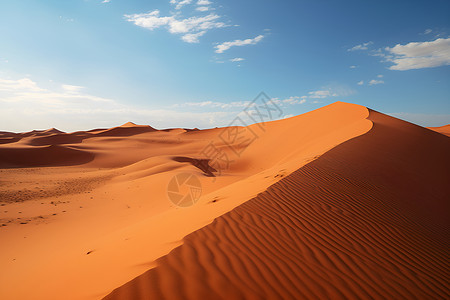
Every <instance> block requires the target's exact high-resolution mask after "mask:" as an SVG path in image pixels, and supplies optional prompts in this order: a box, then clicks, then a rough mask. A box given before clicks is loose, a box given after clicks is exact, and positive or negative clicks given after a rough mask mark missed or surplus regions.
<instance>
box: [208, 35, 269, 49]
mask: <svg viewBox="0 0 450 300" xmlns="http://www.w3.org/2000/svg"><path fill="white" fill-rule="evenodd" d="M263 38H264V35H258V36H257V37H255V38H253V39H246V40H234V41H232V42H225V43H222V44H219V45H217V46H216V47H215V48H216V53H223V52H225V51H226V50H228V49H230V48H231V47H235V46H245V45H255V44H257V43H259V42H260V41H261V40H262V39H263Z"/></svg>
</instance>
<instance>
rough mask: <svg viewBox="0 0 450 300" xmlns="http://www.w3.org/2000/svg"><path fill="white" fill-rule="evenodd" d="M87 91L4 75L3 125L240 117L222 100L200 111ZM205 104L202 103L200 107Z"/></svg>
mask: <svg viewBox="0 0 450 300" xmlns="http://www.w3.org/2000/svg"><path fill="white" fill-rule="evenodd" d="M85 90H86V89H85V88H83V87H80V86H75V85H68V84H63V85H59V86H56V87H54V88H52V89H47V88H42V87H40V86H39V85H38V84H37V83H36V82H34V81H33V80H31V79H29V78H22V79H2V78H0V107H1V109H0V128H1V129H2V130H10V131H28V130H32V129H46V128H51V127H57V128H59V129H62V130H64V131H75V130H87V129H92V128H101V127H112V126H117V125H119V124H122V123H125V122H127V121H134V122H136V123H140V124H150V125H152V126H154V127H156V128H173V127H182V128H186V127H198V128H210V127H215V126H226V125H228V124H229V122H230V121H231V120H232V119H233V118H234V117H235V116H236V111H224V110H223V109H221V107H220V105H217V106H216V110H215V111H206V110H204V109H202V110H201V111H199V112H192V111H186V109H177V108H176V107H171V108H170V107H166V108H162V109H148V108H145V107H137V106H132V105H126V104H122V103H120V102H119V101H117V100H114V99H109V98H104V97H98V96H95V95H92V94H90V93H88V92H85ZM248 103H249V102H235V103H224V105H229V106H230V107H236V108H239V109H238V112H239V111H240V110H242V108H243V107H245V105H246V104H248ZM207 105H208V103H202V104H200V108H201V107H205V106H207ZM192 106H194V105H192ZM23 120H27V122H23Z"/></svg>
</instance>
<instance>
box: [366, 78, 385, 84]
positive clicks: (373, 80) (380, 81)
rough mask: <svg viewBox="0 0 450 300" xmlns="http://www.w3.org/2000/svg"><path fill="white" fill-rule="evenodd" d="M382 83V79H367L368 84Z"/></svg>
mask: <svg viewBox="0 0 450 300" xmlns="http://www.w3.org/2000/svg"><path fill="white" fill-rule="evenodd" d="M382 83H384V81H383V80H376V79H372V80H371V81H369V85H376V84H382Z"/></svg>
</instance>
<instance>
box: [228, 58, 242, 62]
mask: <svg viewBox="0 0 450 300" xmlns="http://www.w3.org/2000/svg"><path fill="white" fill-rule="evenodd" d="M243 60H245V58H242V57H236V58H232V59H230V61H232V62H238V61H243Z"/></svg>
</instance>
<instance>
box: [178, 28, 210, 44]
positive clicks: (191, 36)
mask: <svg viewBox="0 0 450 300" xmlns="http://www.w3.org/2000/svg"><path fill="white" fill-rule="evenodd" d="M205 33H206V31H205V30H203V31H200V32H197V33H188V34H185V35H183V36H182V37H181V39H182V40H183V41H185V42H186V43H198V42H199V40H198V38H199V37H201V36H202V35H204V34H205Z"/></svg>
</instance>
